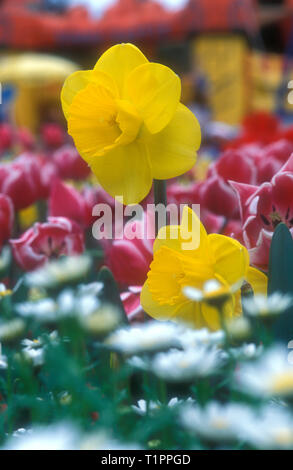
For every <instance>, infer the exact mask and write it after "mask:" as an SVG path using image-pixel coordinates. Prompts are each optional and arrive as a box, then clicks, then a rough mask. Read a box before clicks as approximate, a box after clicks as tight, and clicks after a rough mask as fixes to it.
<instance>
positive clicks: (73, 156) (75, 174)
mask: <svg viewBox="0 0 293 470" xmlns="http://www.w3.org/2000/svg"><path fill="white" fill-rule="evenodd" d="M52 158H53V161H54V163H55V164H56V166H57V168H58V172H59V175H60V177H61V178H63V179H73V180H83V179H86V178H87V177H88V176H89V174H90V168H89V166H88V165H87V163H86V162H85V161H84V160H83V159H82V158H81V156H80V155H79V153H78V151H77V150H76V149H75V148H74V147H73V146H71V145H64V146H63V147H61V148H60V149H58V150H56V152H54V153H53V155H52Z"/></svg>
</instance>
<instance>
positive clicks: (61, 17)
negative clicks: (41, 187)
mask: <svg viewBox="0 0 293 470" xmlns="http://www.w3.org/2000/svg"><path fill="white" fill-rule="evenodd" d="M126 41H128V42H133V43H135V44H137V45H138V46H139V47H140V48H141V49H142V50H143V51H144V53H145V54H146V55H147V56H148V58H150V59H151V60H154V61H159V62H161V63H164V64H166V65H168V66H170V67H171V68H173V69H174V70H175V71H176V72H177V73H178V74H179V75H180V76H181V78H182V84H183V91H182V100H183V102H184V103H185V104H187V105H188V106H189V107H190V108H191V109H192V110H194V112H195V113H196V115H197V116H198V118H199V120H200V121H201V124H202V125H207V126H208V125H209V123H211V122H221V123H223V125H225V126H227V128H226V130H227V132H228V130H229V131H231V132H232V130H233V129H235V127H234V126H237V125H238V124H240V123H241V122H242V121H243V118H244V117H245V116H246V115H247V114H250V113H252V112H255V111H260V110H261V111H266V112H269V113H271V112H274V113H277V114H278V115H279V116H280V117H281V119H282V121H283V122H284V123H288V124H289V123H290V122H292V120H293V113H292V109H293V107H292V106H293V104H290V88H291V85H292V88H293V64H292V57H293V1H292V0H273V1H270V0H268V1H263V0H35V1H33V0H2V1H0V48H1V49H0V82H1V86H2V97H1V99H2V105H1V106H0V112H1V116H0V119H1V121H2V122H3V121H9V122H11V123H13V124H14V125H16V126H18V127H21V128H27V129H29V130H30V131H32V132H33V133H38V132H39V130H40V128H41V126H42V125H43V123H45V122H46V123H48V122H53V123H59V124H60V123H61V124H64V125H65V123H64V122H63V116H62V111H61V107H60V98H59V96H60V89H61V87H62V83H63V81H64V79H65V77H66V76H67V75H69V74H70V73H71V72H72V71H74V70H75V69H80V68H85V69H87V68H92V67H93V65H94V64H95V62H96V60H97V58H98V57H99V55H100V54H101V53H102V52H103V51H104V50H105V49H106V48H108V47H109V46H110V45H112V44H114V43H117V42H126ZM291 80H292V82H291ZM292 103H293V100H292ZM230 126H231V127H230Z"/></svg>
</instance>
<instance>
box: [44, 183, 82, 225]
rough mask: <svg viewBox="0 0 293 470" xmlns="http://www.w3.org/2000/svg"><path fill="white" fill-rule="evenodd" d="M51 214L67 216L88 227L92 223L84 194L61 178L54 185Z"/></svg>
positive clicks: (50, 203)
mask: <svg viewBox="0 0 293 470" xmlns="http://www.w3.org/2000/svg"><path fill="white" fill-rule="evenodd" d="M49 215H50V216H55V217H66V218H68V219H71V220H74V221H75V222H77V223H78V224H79V225H81V226H82V227H88V226H89V225H90V223H91V213H90V210H89V208H88V205H87V202H86V200H85V199H84V198H83V196H82V194H81V193H80V192H79V191H78V190H77V189H75V188H74V187H73V186H70V185H68V184H65V183H63V182H62V181H60V180H59V179H57V180H56V181H55V182H54V184H53V186H52V190H51V194H50V199H49Z"/></svg>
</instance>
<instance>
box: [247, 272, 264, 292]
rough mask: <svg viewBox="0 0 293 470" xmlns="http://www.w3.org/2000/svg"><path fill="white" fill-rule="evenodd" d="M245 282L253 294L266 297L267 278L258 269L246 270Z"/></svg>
mask: <svg viewBox="0 0 293 470" xmlns="http://www.w3.org/2000/svg"><path fill="white" fill-rule="evenodd" d="M246 281H247V282H248V283H249V284H250V285H251V287H252V289H253V292H254V293H255V294H263V295H267V290H268V277H267V276H266V275H265V274H264V273H262V272H261V271H259V270H258V269H255V268H252V267H251V266H250V267H249V268H248V271H247V275H246Z"/></svg>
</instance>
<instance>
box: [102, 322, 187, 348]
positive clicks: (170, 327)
mask: <svg viewBox="0 0 293 470" xmlns="http://www.w3.org/2000/svg"><path fill="white" fill-rule="evenodd" d="M105 344H106V345H107V346H108V347H110V348H112V349H114V350H116V351H119V352H121V353H123V354H125V355H127V356H131V355H135V354H140V353H144V352H155V351H160V350H166V349H168V348H170V347H172V346H177V345H178V344H179V342H178V326H177V325H176V324H174V323H168V322H158V321H150V322H148V323H144V324H142V325H140V326H137V325H136V326H129V327H126V328H120V329H119V330H116V331H115V332H114V333H113V334H111V335H110V336H109V337H108V338H107V340H106V341H105Z"/></svg>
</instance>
